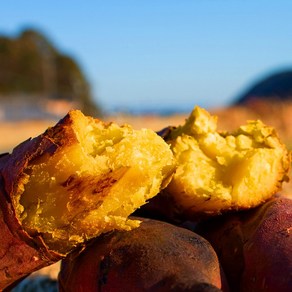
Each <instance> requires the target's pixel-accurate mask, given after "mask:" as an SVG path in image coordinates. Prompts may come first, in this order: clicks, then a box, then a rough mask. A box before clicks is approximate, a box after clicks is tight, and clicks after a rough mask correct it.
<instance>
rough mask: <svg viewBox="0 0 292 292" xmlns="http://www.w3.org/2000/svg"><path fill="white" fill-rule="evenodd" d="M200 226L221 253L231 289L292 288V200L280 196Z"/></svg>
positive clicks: (273, 291) (201, 232) (205, 235)
mask: <svg viewBox="0 0 292 292" xmlns="http://www.w3.org/2000/svg"><path fill="white" fill-rule="evenodd" d="M215 221H216V222H215ZM200 228H201V231H198V232H199V233H200V234H202V235H203V236H204V237H205V238H207V239H208V240H209V241H210V242H211V244H212V245H213V247H214V248H215V250H216V252H217V254H218V257H219V260H220V262H221V264H222V266H223V269H224V271H225V274H226V277H227V279H228V282H229V285H230V288H231V291H247V292H252V291H265V292H275V291H278V292H280V291H281V292H285V291H287V292H288V291H292V237H291V232H292V200H291V199H288V198H281V197H277V198H274V199H271V200H270V201H268V202H266V203H265V204H264V205H262V206H260V207H258V208H256V209H254V210H250V211H245V212H238V213H236V214H233V215H226V216H222V218H221V219H216V220H214V219H213V220H211V221H210V222H208V223H204V224H202V225H201V227H200Z"/></svg>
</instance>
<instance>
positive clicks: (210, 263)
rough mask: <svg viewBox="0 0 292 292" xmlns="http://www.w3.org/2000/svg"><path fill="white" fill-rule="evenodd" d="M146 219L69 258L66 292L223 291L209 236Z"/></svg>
mask: <svg viewBox="0 0 292 292" xmlns="http://www.w3.org/2000/svg"><path fill="white" fill-rule="evenodd" d="M142 220H143V221H142V223H141V225H140V226H139V227H138V228H136V229H133V230H131V231H115V232H112V233H109V234H106V235H102V236H100V237H99V238H97V239H95V240H94V241H92V242H91V244H90V245H88V246H87V248H86V249H85V250H83V251H82V252H81V253H80V254H78V253H77V252H74V253H72V254H70V255H69V256H68V257H67V258H66V259H65V260H63V261H62V265H61V272H60V274H59V287H60V291H66V292H69V291H76V292H77V291H128V292H131V291H220V289H221V288H222V279H221V271H220V266H219V263H218V260H217V256H216V253H215V252H214V250H213V249H212V247H211V245H210V244H209V243H208V242H207V241H206V240H205V239H203V238H202V237H201V236H198V235H197V234H195V233H193V232H191V231H189V230H187V229H183V228H180V227H176V226H174V225H171V224H168V223H164V222H160V221H156V220H151V219H142Z"/></svg>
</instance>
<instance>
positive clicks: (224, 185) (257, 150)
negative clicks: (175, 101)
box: [160, 107, 291, 216]
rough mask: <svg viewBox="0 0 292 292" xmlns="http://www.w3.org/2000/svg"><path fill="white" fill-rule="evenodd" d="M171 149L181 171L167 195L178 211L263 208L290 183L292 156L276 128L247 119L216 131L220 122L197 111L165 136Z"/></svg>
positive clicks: (205, 113)
mask: <svg viewBox="0 0 292 292" xmlns="http://www.w3.org/2000/svg"><path fill="white" fill-rule="evenodd" d="M160 134H161V135H162V136H163V137H164V139H165V140H166V141H167V142H168V143H169V144H170V145H171V149H172V151H173V153H174V156H175V158H176V160H177V170H176V173H175V175H174V177H173V179H172V181H171V183H170V184H169V185H168V187H167V188H166V190H165V192H164V195H165V196H166V197H167V196H169V197H172V199H173V201H174V203H175V205H176V208H177V209H178V212H180V213H187V214H189V215H190V216H192V215H193V214H199V213H202V214H206V215H210V214H218V213H221V212H223V211H226V210H239V209H248V208H252V207H255V206H257V205H260V204H262V203H263V202H265V201H266V200H268V199H269V198H270V197H271V196H273V195H274V194H275V193H276V192H277V191H278V190H279V189H281V186H282V183H283V182H284V181H287V180H288V172H289V169H290V164H291V159H290V152H289V151H288V150H287V148H286V146H285V145H284V144H283V143H282V142H281V141H280V139H279V138H278V136H277V133H276V131H275V129H274V128H272V127H269V126H266V125H264V124H263V123H262V122H261V121H248V122H247V124H246V125H243V126H241V127H240V128H239V129H238V130H236V131H234V132H232V133H228V132H219V131H217V118H216V117H215V116H212V115H211V114H210V113H208V112H207V111H206V110H204V109H201V108H199V107H195V108H194V110H193V111H192V113H191V114H190V116H189V118H188V119H187V120H186V122H185V124H184V125H182V126H179V127H177V128H168V129H166V130H165V131H162V132H161V133H160Z"/></svg>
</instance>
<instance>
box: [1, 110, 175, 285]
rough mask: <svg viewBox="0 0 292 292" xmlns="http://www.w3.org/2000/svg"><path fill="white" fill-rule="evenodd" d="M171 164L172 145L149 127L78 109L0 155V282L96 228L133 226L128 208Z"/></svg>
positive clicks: (148, 193)
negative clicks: (106, 119) (89, 114)
mask: <svg viewBox="0 0 292 292" xmlns="http://www.w3.org/2000/svg"><path fill="white" fill-rule="evenodd" d="M173 171H174V160H173V155H172V152H171V150H170V149H169V146H168V145H167V144H166V143H165V142H164V141H163V139H162V138H160V137H159V136H158V135H157V134H156V133H155V132H153V131H151V130H143V129H142V130H140V131H136V130H133V129H132V128H131V127H130V126H123V127H119V126H118V125H116V124H114V123H109V124H105V123H103V122H101V121H99V120H96V119H93V118H90V117H85V116H84V115H83V114H82V113H81V112H80V111H71V112H69V113H68V115H67V116H65V117H64V119H62V120H61V121H60V122H59V123H58V124H57V125H56V126H54V127H52V128H49V129H48V130H47V131H46V132H45V133H44V134H42V135H40V136H38V137H36V138H34V139H30V140H27V141H25V142H23V143H22V144H20V145H19V146H17V147H16V148H15V149H14V150H13V152H12V153H11V154H4V155H2V156H1V157H0V183H1V185H0V187H1V189H0V190H1V194H0V198H1V227H2V228H1V230H6V233H7V236H3V237H2V238H1V241H0V242H1V243H0V245H1V247H2V246H3V249H2V248H1V251H2V250H3V251H5V252H6V253H5V254H4V255H3V257H2V258H1V261H0V271H1V272H0V288H2V289H3V288H5V287H6V286H8V285H9V284H11V283H13V282H14V281H16V280H17V279H19V278H21V277H23V276H25V275H27V274H29V273H31V272H33V271H34V270H36V269H39V268H41V267H43V266H46V265H49V264H51V263H53V262H56V261H57V260H59V259H60V258H62V257H64V256H65V255H67V254H68V253H69V252H70V251H71V250H72V249H74V248H75V247H77V246H80V245H82V244H83V243H84V242H86V241H87V240H89V239H90V238H92V237H95V236H98V235H100V234H101V233H103V232H108V231H111V230H114V229H119V230H131V229H132V228H134V227H137V226H139V221H137V220H130V219H128V216H129V215H130V214H131V213H132V212H133V211H134V210H135V209H137V208H139V207H140V206H141V205H143V204H145V202H146V201H147V200H148V199H150V198H151V197H153V196H155V195H156V194H157V193H158V192H159V191H160V190H161V189H162V188H164V187H165V186H166V185H167V184H168V183H169V180H170V178H171V176H172V173H173ZM10 245H11V246H12V247H11V248H8V246H10ZM16 247H17V250H18V252H16V251H15V249H16Z"/></svg>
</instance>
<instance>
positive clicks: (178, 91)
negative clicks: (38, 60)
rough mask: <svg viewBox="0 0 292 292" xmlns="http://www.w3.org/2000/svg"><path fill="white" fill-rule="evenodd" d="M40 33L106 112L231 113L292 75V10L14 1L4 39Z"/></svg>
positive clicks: (273, 2)
mask: <svg viewBox="0 0 292 292" xmlns="http://www.w3.org/2000/svg"><path fill="white" fill-rule="evenodd" d="M25 26H32V27H35V28H38V29H40V30H42V31H43V32H44V33H45V34H46V35H47V36H48V37H49V39H50V40H51V41H53V43H54V44H55V45H56V46H57V48H59V49H60V50H61V51H63V52H64V53H67V54H70V55H71V56H73V57H75V58H76V59H77V61H78V63H79V64H80V65H81V67H82V69H83V70H84V72H85V74H86V76H87V78H88V80H89V81H90V83H91V85H92V88H93V94H94V97H95V98H96V99H97V100H98V102H99V103H100V104H101V105H102V106H104V108H106V109H113V108H120V109H125V110H129V109H137V108H140V109H148V108H155V107H159V108H163V107H164V108H178V109H180V108H184V109H188V108H192V107H193V106H194V105H196V104H198V105H201V106H203V107H206V108H211V107H218V106H225V105H228V104H229V103H230V102H231V101H232V100H233V99H234V97H235V96H237V95H238V94H239V93H240V92H242V90H244V89H245V88H246V87H247V86H249V85H250V84H251V83H253V82H254V81H256V80H258V79H259V78H261V77H262V76H265V75H266V74H268V73H270V72H271V71H275V70H278V69H282V68H288V67H290V66H291V67H292V1H291V0H176V1H174V0H104V1H98V0H95V1H94V0H83V1H81V0H76V1H74V0H59V1H57V0H50V1H45V0H25V1H23V0H13V1H3V2H2V3H1V8H0V33H2V34H6V35H16V34H17V33H18V32H19V31H20V30H21V29H22V28H23V27H25Z"/></svg>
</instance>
